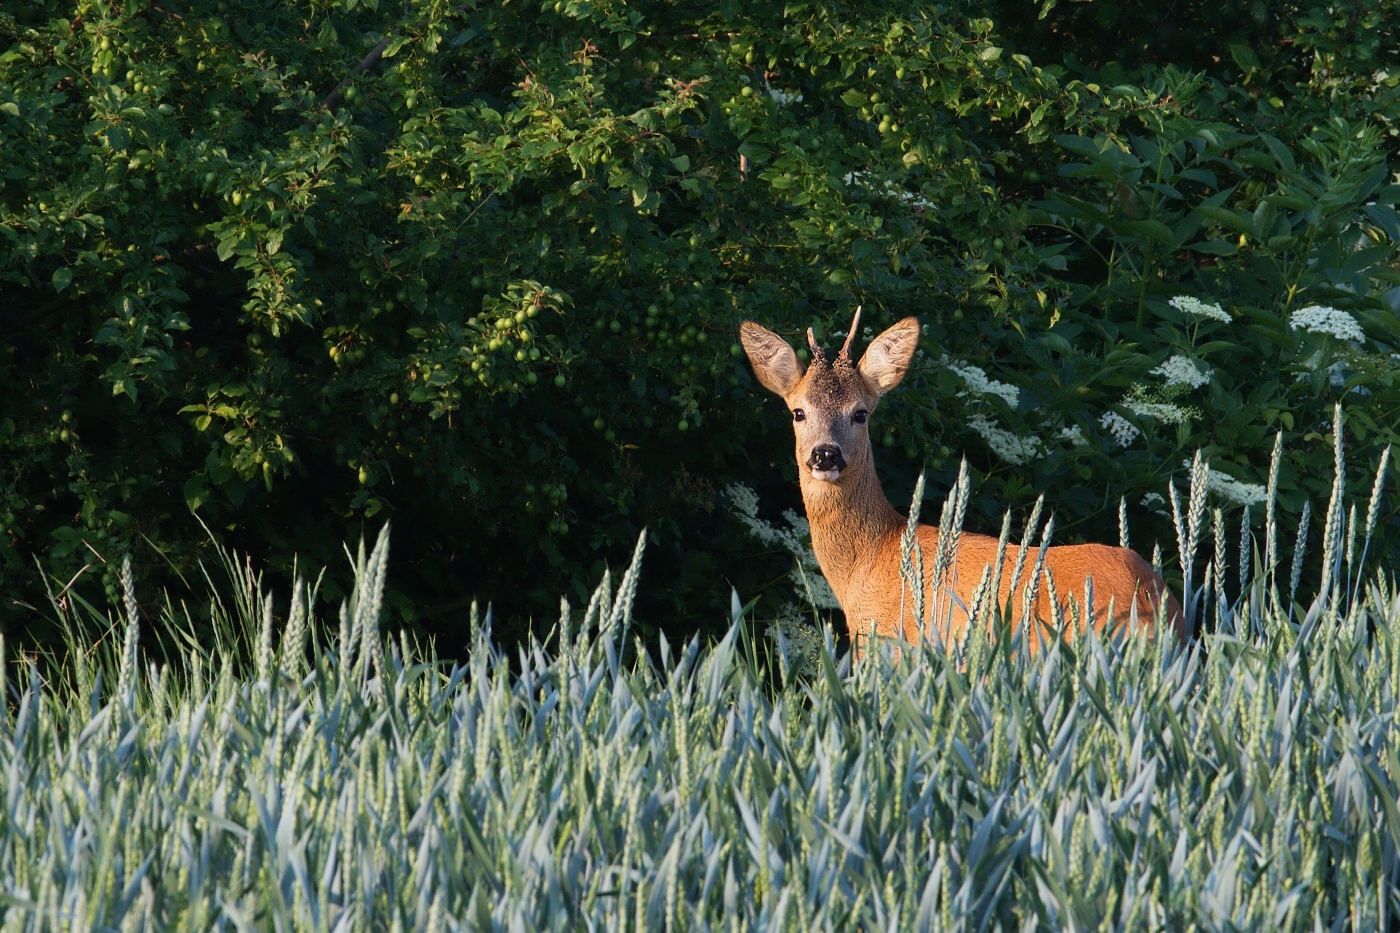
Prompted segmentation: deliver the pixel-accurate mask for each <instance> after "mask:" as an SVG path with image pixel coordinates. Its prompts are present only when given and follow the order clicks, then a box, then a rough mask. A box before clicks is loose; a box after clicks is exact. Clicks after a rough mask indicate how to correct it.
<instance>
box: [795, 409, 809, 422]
mask: <svg viewBox="0 0 1400 933" xmlns="http://www.w3.org/2000/svg"><path fill="white" fill-rule="evenodd" d="M792 420H793V421H806V420H807V413H806V412H805V411H803V410H802V409H800V408H794V409H793V410H792Z"/></svg>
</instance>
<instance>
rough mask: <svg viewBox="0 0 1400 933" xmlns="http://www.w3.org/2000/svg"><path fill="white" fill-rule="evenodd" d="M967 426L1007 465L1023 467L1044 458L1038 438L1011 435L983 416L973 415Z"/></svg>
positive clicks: (1043, 448) (1043, 451)
mask: <svg viewBox="0 0 1400 933" xmlns="http://www.w3.org/2000/svg"><path fill="white" fill-rule="evenodd" d="M967 426H968V427H970V428H972V430H974V431H976V432H977V434H978V436H979V437H981V438H982V440H984V441H986V442H987V446H988V447H990V448H991V449H992V453H994V454H996V455H997V456H998V457H999V458H1001V459H1002V460H1005V461H1006V462H1007V463H1010V464H1014V465H1015V466H1023V465H1025V464H1027V463H1030V462H1031V461H1032V460H1036V459H1038V458H1040V457H1043V456H1045V444H1043V443H1042V442H1041V440H1040V438H1038V437H1020V436H1018V435H1016V434H1012V433H1011V432H1010V431H1008V430H1006V429H1005V428H1001V427H998V426H997V425H995V424H993V423H992V421H991V419H990V418H988V417H987V416H986V415H983V414H976V415H973V416H972V417H971V418H968V419H967Z"/></svg>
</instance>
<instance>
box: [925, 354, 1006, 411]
mask: <svg viewBox="0 0 1400 933" xmlns="http://www.w3.org/2000/svg"><path fill="white" fill-rule="evenodd" d="M942 362H943V365H944V366H947V367H948V368H949V369H951V370H952V371H953V372H955V373H957V374H958V375H959V376H961V377H962V379H963V382H965V383H967V392H966V393H965V394H966V395H971V396H973V397H974V398H982V397H983V396H986V395H995V396H997V397H998V398H1000V399H1001V400H1002V401H1004V402H1006V404H1007V405H1009V406H1011V407H1012V408H1015V407H1016V406H1017V405H1019V404H1020V403H1021V390H1020V389H1018V388H1016V387H1015V386H1014V385H1011V384H1010V383H1009V382H998V381H997V380H995V379H988V378H987V372H986V370H984V369H982V367H980V366H973V365H972V364H971V363H964V362H962V361H961V360H955V359H952V358H950V357H948V356H947V355H944V357H943V361H942Z"/></svg>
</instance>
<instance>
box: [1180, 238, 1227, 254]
mask: <svg viewBox="0 0 1400 933" xmlns="http://www.w3.org/2000/svg"><path fill="white" fill-rule="evenodd" d="M1186 248H1187V249H1189V250H1194V251H1195V252H1197V253H1209V254H1210V255H1212V256H1233V255H1235V254H1236V253H1238V252H1239V251H1240V248H1239V247H1238V246H1236V245H1235V244H1234V243H1230V242H1227V241H1226V240H1206V241H1205V242H1204V243H1190V244H1188V245H1187V247H1186Z"/></svg>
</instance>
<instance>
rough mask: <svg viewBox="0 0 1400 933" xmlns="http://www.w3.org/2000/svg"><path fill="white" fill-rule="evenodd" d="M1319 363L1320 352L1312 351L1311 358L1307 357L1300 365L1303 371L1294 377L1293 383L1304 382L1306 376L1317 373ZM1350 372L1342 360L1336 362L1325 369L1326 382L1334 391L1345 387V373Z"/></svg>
mask: <svg viewBox="0 0 1400 933" xmlns="http://www.w3.org/2000/svg"><path fill="white" fill-rule="evenodd" d="M1321 363H1322V351H1321V350H1314V351H1313V354H1312V356H1310V357H1308V358H1307V359H1305V360H1303V362H1302V364H1301V365H1302V367H1303V370H1304V371H1303V372H1301V373H1299V374H1298V375H1297V376H1296V377H1294V381H1295V382H1303V381H1304V380H1306V379H1307V378H1308V375H1309V374H1310V373H1314V372H1316V371H1317V367H1318V366H1319V365H1321ZM1350 371H1351V370H1350V369H1349V367H1348V366H1347V364H1346V362H1345V361H1344V360H1337V361H1336V362H1334V363H1333V364H1332V365H1331V366H1328V367H1327V382H1328V384H1329V385H1331V386H1332V387H1333V388H1334V389H1335V388H1340V387H1341V386H1344V385H1346V384H1347V373H1348V372H1350Z"/></svg>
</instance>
